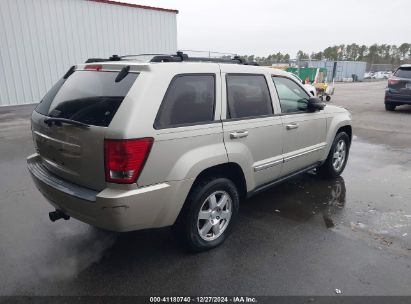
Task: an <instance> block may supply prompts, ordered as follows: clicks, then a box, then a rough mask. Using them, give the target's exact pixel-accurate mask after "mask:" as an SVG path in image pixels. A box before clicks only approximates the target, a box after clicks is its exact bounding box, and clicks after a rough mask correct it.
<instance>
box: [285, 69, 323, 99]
mask: <svg viewBox="0 0 411 304" xmlns="http://www.w3.org/2000/svg"><path fill="white" fill-rule="evenodd" d="M290 75H291V76H293V77H294V78H295V79H297V81H299V82H300V83H301V84H302V85H303V87H304V88H305V89H306V90H307V91H308V92H309V93H310V94H311V95H312V96H316V95H317V90H316V89H315V87H314V86H313V85H311V84H308V83H305V82H304V81H303V80H301V78H300V77H298V75H296V74H294V73H290Z"/></svg>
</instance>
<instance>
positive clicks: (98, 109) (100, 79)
mask: <svg viewBox="0 0 411 304" xmlns="http://www.w3.org/2000/svg"><path fill="white" fill-rule="evenodd" d="M117 75H118V72H92V71H77V72H75V73H73V74H72V75H71V76H70V77H69V78H68V79H61V80H59V81H58V82H57V83H56V84H55V85H54V86H53V88H52V89H51V90H50V91H49V92H48V93H47V94H46V95H45V96H44V98H43V100H42V101H41V103H40V104H39V105H38V106H37V108H36V111H37V112H39V113H40V114H43V115H47V116H50V117H60V118H68V119H72V120H76V121H79V122H82V123H86V124H89V125H95V126H104V127H107V126H108V125H109V124H110V122H111V120H112V119H113V117H114V114H115V113H116V111H117V109H118V107H119V106H120V104H121V102H122V101H123V99H124V97H125V96H126V95H127V93H128V91H129V90H130V88H131V86H132V85H133V83H134V81H135V80H136V78H137V76H138V74H135V73H129V74H128V75H127V76H126V77H125V78H124V79H122V80H121V81H120V82H115V81H114V80H115V78H116V76H117Z"/></svg>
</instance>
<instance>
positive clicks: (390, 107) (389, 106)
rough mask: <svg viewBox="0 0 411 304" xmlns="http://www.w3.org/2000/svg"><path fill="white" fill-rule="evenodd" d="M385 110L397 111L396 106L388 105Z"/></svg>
mask: <svg viewBox="0 0 411 304" xmlns="http://www.w3.org/2000/svg"><path fill="white" fill-rule="evenodd" d="M385 110H387V111H394V110H395V105H393V104H389V103H386V104H385Z"/></svg>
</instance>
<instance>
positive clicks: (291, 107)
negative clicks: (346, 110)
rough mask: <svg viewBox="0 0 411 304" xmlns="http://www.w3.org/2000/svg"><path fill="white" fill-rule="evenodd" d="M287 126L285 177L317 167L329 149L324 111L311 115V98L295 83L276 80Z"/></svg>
mask: <svg viewBox="0 0 411 304" xmlns="http://www.w3.org/2000/svg"><path fill="white" fill-rule="evenodd" d="M272 80H273V83H274V85H275V88H276V90H277V94H278V99H279V101H280V107H281V117H282V124H283V130H282V134H283V143H284V146H283V157H284V164H283V169H282V173H281V175H282V176H285V175H289V174H291V173H293V172H296V171H299V170H302V169H305V168H307V167H309V166H311V165H313V164H316V163H317V162H318V161H319V160H320V159H321V155H323V149H324V148H325V146H326V142H325V140H326V129H327V126H326V118H325V115H324V111H316V112H310V111H308V107H307V104H308V99H309V98H310V96H309V94H308V93H307V92H306V91H305V90H304V89H303V88H302V87H301V86H300V85H299V84H297V83H296V82H295V81H294V80H293V79H291V78H288V77H284V76H273V77H272Z"/></svg>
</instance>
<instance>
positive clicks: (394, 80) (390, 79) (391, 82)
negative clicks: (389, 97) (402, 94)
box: [388, 77, 400, 84]
mask: <svg viewBox="0 0 411 304" xmlns="http://www.w3.org/2000/svg"><path fill="white" fill-rule="evenodd" d="M399 82H400V80H399V79H398V78H396V77H391V78H389V79H388V84H398V83H399Z"/></svg>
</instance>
